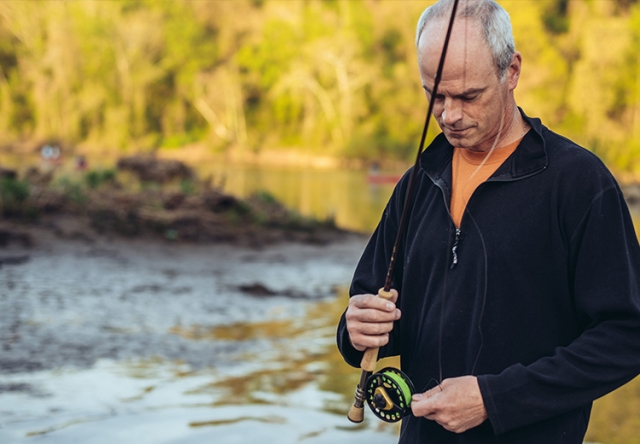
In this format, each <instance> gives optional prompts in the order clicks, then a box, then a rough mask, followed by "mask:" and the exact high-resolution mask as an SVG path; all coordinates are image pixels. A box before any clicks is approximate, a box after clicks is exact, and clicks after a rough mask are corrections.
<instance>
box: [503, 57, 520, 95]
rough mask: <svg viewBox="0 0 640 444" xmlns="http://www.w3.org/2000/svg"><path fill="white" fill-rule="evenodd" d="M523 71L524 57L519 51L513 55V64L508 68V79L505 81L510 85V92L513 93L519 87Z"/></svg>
mask: <svg viewBox="0 0 640 444" xmlns="http://www.w3.org/2000/svg"><path fill="white" fill-rule="evenodd" d="M521 70H522V55H520V53H519V52H518V51H516V52H514V53H513V56H512V57H511V64H510V65H509V67H508V68H507V72H506V75H507V78H506V79H505V80H506V81H507V83H508V85H509V91H513V90H514V89H516V86H518V80H519V79H520V72H521Z"/></svg>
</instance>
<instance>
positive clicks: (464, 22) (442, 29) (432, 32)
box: [417, 18, 486, 56]
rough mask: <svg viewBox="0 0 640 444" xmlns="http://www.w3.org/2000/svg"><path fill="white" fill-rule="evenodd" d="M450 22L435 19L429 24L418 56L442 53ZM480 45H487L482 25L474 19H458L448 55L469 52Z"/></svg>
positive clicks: (422, 34) (423, 31)
mask: <svg viewBox="0 0 640 444" xmlns="http://www.w3.org/2000/svg"><path fill="white" fill-rule="evenodd" d="M448 26H449V21H448V20H445V19H433V20H431V21H430V22H428V23H427V24H426V25H425V27H424V28H423V30H422V33H421V34H420V40H419V41H418V48H417V49H418V56H422V55H424V54H429V53H434V54H438V55H439V54H440V53H442V47H443V46H444V40H445V37H446V33H447V29H448ZM478 45H485V46H486V43H485V41H484V37H483V35H482V28H481V26H480V24H479V23H478V22H477V21H476V20H475V19H473V18H461V19H456V20H455V21H454V23H453V29H452V31H451V39H450V41H449V48H448V50H447V54H449V53H450V52H462V51H464V52H469V51H470V50H473V48H474V47H476V46H478Z"/></svg>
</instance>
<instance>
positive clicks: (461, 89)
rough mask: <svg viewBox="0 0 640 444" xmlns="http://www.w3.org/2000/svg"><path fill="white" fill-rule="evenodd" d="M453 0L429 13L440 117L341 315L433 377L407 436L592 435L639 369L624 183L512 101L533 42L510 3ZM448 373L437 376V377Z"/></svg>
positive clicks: (353, 329) (417, 379) (425, 39)
mask: <svg viewBox="0 0 640 444" xmlns="http://www.w3.org/2000/svg"><path fill="white" fill-rule="evenodd" d="M452 4H453V0H441V1H440V2H438V3H437V4H436V5H434V6H432V7H431V8H428V9H427V10H426V11H425V12H424V13H423V15H422V17H421V18H420V21H419V24H418V32H417V38H416V46H417V51H418V65H419V70H420V75H421V78H422V83H423V87H424V90H425V92H426V95H427V98H428V99H429V100H435V104H434V116H435V118H436V120H437V122H438V124H439V126H440V128H441V130H442V134H440V135H439V136H437V137H436V138H435V140H434V141H433V142H432V143H431V145H430V146H429V147H428V148H427V149H426V150H425V152H424V154H423V155H422V157H421V159H420V164H419V165H418V167H417V168H419V169H418V171H417V176H416V187H415V192H414V195H413V203H412V205H413V206H412V208H411V211H410V215H409V217H408V224H407V226H406V229H405V235H404V241H403V242H402V243H401V245H400V248H399V253H398V259H397V260H398V262H397V265H396V268H395V271H394V275H393V287H394V288H395V289H396V290H397V291H396V290H394V291H393V293H394V297H393V299H392V301H391V302H390V301H386V300H384V299H381V298H378V297H376V296H375V294H376V292H377V290H378V288H379V287H381V286H382V284H383V283H384V280H385V274H386V271H387V267H388V261H389V257H390V255H391V250H392V247H393V243H394V240H395V237H396V233H397V230H398V226H399V219H400V214H401V212H402V208H403V205H404V196H405V193H406V190H407V185H408V184H407V182H408V177H409V174H406V175H405V177H404V178H403V179H402V180H401V181H400V183H399V184H398V186H397V187H396V190H395V191H394V193H393V195H392V197H391V199H390V201H389V203H388V204H387V207H386V209H385V211H384V214H383V216H382V220H381V221H380V224H379V225H378V227H377V229H376V231H375V232H374V234H373V236H372V238H371V240H370V242H369V244H368V246H367V247H366V249H365V251H364V253H363V256H362V258H361V260H360V263H359V264H358V267H357V269H356V272H355V275H354V279H353V282H352V285H351V295H352V297H351V299H350V302H349V306H348V308H347V310H346V312H345V314H344V315H343V317H342V319H341V321H340V325H339V327H338V346H339V348H340V351H341V353H342V354H343V356H344V358H345V360H346V361H347V362H348V363H350V364H351V365H353V366H359V363H360V359H361V357H362V354H363V351H364V350H365V349H366V348H368V347H381V349H380V356H390V355H400V357H401V366H402V369H403V371H405V373H407V375H408V376H409V377H410V378H411V380H412V381H413V383H414V385H415V387H416V389H417V390H418V391H419V393H418V394H416V395H415V396H414V398H413V401H412V404H411V409H412V412H413V416H408V417H407V418H405V419H404V420H403V424H402V430H401V436H400V442H402V443H417V442H420V443H449V442H452V443H453V442H455V443H496V442H501V443H535V444H541V443H582V440H583V437H584V434H585V432H586V429H587V424H588V420H589V414H590V411H591V403H592V401H593V400H594V399H596V398H598V397H600V396H602V395H604V394H606V393H607V392H609V391H611V390H613V389H615V388H617V387H619V386H620V385H622V384H624V383H626V382H627V381H629V380H630V379H632V378H633V377H634V376H635V375H637V374H638V373H639V372H640V289H639V270H640V249H639V247H638V240H637V236H636V234H635V232H634V229H633V225H632V221H631V219H630V216H629V213H628V210H627V207H626V205H625V203H624V199H623V196H622V194H621V192H620V190H619V188H618V186H617V184H616V182H615V180H614V179H613V177H612V176H611V174H610V173H609V172H608V171H607V169H606V168H605V166H604V165H603V164H602V162H600V161H599V160H598V159H597V158H596V157H595V156H594V155H592V154H591V153H589V152H588V151H586V150H585V149H583V148H580V147H578V146H577V145H575V144H574V143H572V142H571V141H569V140H567V139H565V138H563V137H561V136H559V135H557V134H555V133H553V132H552V131H550V130H549V129H547V128H546V127H545V126H543V125H542V124H541V122H540V120H538V119H534V118H529V117H527V116H526V115H525V114H524V112H522V110H520V109H519V108H518V107H517V106H516V103H515V100H514V90H515V88H516V86H517V84H518V78H519V76H520V71H521V65H522V57H521V55H520V54H519V53H518V52H516V51H515V47H514V43H513V37H512V32H511V25H510V22H509V17H508V14H507V13H506V12H505V11H504V10H503V9H502V8H501V7H500V6H499V5H498V4H496V3H495V2H494V1H493V0H462V1H461V2H460V6H459V8H458V14H457V16H456V19H455V22H454V27H453V33H452V37H451V42H450V45H449V49H448V52H447V58H446V63H445V66H444V72H443V75H442V81H441V83H440V86H439V87H438V90H437V93H436V95H435V96H434V97H432V92H433V87H434V78H435V74H436V70H437V65H438V61H439V57H440V54H441V52H442V47H443V42H444V36H445V33H446V28H447V25H448V18H449V15H450V13H451V9H452ZM434 381H435V383H434Z"/></svg>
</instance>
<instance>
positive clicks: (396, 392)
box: [365, 367, 416, 422]
mask: <svg viewBox="0 0 640 444" xmlns="http://www.w3.org/2000/svg"><path fill="white" fill-rule="evenodd" d="M415 391H416V389H415V388H414V387H413V383H412V382H411V380H410V379H409V377H408V376H407V375H405V374H404V373H403V372H402V371H400V370H398V369H397V368H393V367H386V368H383V369H382V370H380V371H379V372H377V373H374V374H372V375H371V376H369V378H368V379H367V383H366V385H365V400H366V401H367V404H369V407H370V408H371V411H372V412H373V414H374V415H376V416H377V417H378V418H380V419H381V420H383V421H385V422H398V421H400V420H401V419H402V418H403V417H405V416H407V415H409V414H410V413H411V396H413V394H414V393H415Z"/></svg>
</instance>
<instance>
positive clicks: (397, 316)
mask: <svg viewBox="0 0 640 444" xmlns="http://www.w3.org/2000/svg"><path fill="white" fill-rule="evenodd" d="M400 314H401V313H400V310H396V319H400Z"/></svg>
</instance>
